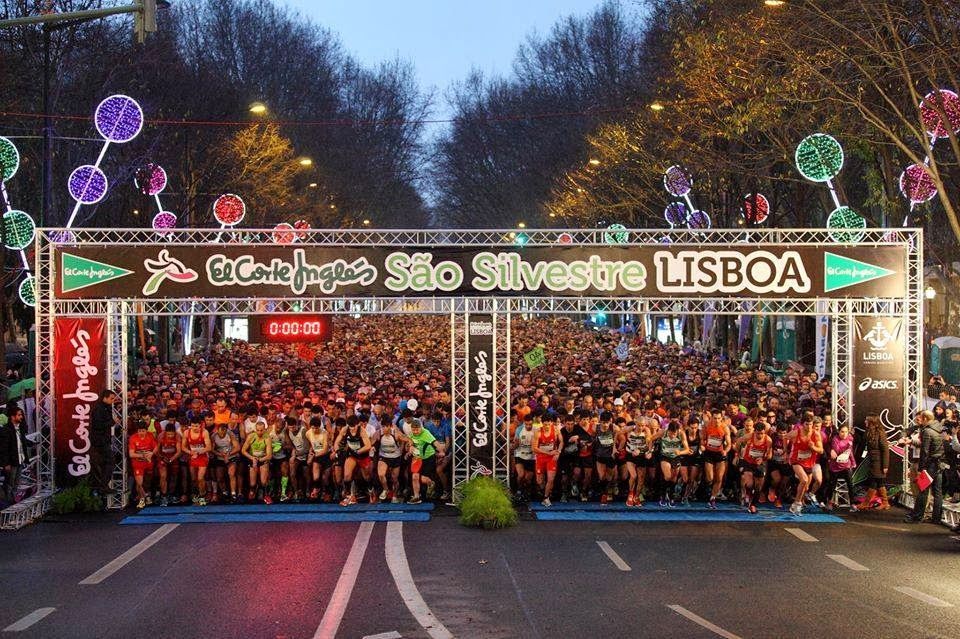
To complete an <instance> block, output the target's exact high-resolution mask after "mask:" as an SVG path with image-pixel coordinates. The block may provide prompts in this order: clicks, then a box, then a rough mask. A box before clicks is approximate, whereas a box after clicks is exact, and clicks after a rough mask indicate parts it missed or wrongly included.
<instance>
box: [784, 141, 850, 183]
mask: <svg viewBox="0 0 960 639" xmlns="http://www.w3.org/2000/svg"><path fill="white" fill-rule="evenodd" d="M794 159H795V161H796V164H797V169H798V170H799V171H800V174H801V175H802V176H803V177H805V178H807V179H808V180H810V181H811V182H829V181H830V180H832V179H833V178H835V177H837V175H839V174H840V171H841V169H843V160H844V158H843V147H842V146H840V143H839V142H837V140H836V138H834V137H832V136H829V135H827V134H826V133H814V134H813V135H809V136H807V137H805V138H804V139H803V140H801V142H800V144H799V145H797V151H796V154H795V158H794Z"/></svg>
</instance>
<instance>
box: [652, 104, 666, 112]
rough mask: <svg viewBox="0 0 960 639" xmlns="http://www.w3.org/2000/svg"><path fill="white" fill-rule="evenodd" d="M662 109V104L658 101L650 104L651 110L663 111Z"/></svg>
mask: <svg viewBox="0 0 960 639" xmlns="http://www.w3.org/2000/svg"><path fill="white" fill-rule="evenodd" d="M663 109H664V106H663V105H662V104H660V103H659V102H654V103H653V104H651V105H650V110H651V111H663Z"/></svg>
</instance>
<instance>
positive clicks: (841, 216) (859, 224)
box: [827, 206, 867, 244]
mask: <svg viewBox="0 0 960 639" xmlns="http://www.w3.org/2000/svg"><path fill="white" fill-rule="evenodd" d="M827 228H828V229H865V228H867V221H866V220H865V219H864V218H863V216H861V215H860V214H859V213H857V212H856V211H854V210H853V209H852V208H850V207H849V206H840V207H837V208H836V209H834V211H833V212H832V213H831V214H830V216H829V217H827ZM862 238H863V233H857V232H856V231H846V230H844V231H836V232H834V231H832V230H831V233H830V239H832V240H833V241H834V242H838V243H840V244H849V243H852V242H859V241H860V240H861V239H862Z"/></svg>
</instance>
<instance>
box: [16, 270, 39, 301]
mask: <svg viewBox="0 0 960 639" xmlns="http://www.w3.org/2000/svg"><path fill="white" fill-rule="evenodd" d="M19 292H20V301H21V302H23V304H24V306H29V307H31V308H33V307H34V306H36V305H37V280H36V279H35V278H34V277H33V275H28V276H27V278H26V279H25V280H23V281H22V282H20V291H19Z"/></svg>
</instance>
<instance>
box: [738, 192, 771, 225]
mask: <svg viewBox="0 0 960 639" xmlns="http://www.w3.org/2000/svg"><path fill="white" fill-rule="evenodd" d="M742 214H743V219H744V221H746V222H747V224H763V223H764V222H766V221H767V218H768V217H769V216H770V201H769V200H768V199H767V198H766V197H765V196H764V195H763V194H762V193H748V194H747V195H745V196H744V198H743V211H742Z"/></svg>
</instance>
